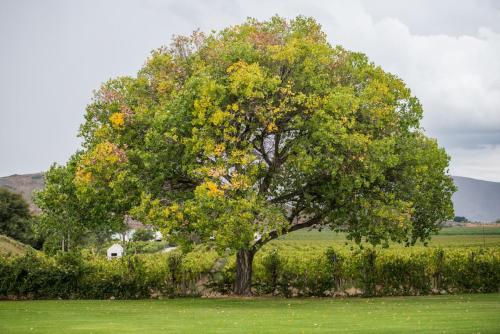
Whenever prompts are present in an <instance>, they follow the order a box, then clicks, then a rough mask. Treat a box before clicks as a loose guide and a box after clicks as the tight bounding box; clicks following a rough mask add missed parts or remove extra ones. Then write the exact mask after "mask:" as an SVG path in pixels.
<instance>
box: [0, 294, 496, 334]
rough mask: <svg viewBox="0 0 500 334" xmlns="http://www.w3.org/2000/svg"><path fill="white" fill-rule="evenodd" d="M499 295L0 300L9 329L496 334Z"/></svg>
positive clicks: (1, 325) (2, 323)
mask: <svg viewBox="0 0 500 334" xmlns="http://www.w3.org/2000/svg"><path fill="white" fill-rule="evenodd" d="M499 314H500V294H483V295H480V294H477V295H453V296H427V297H391V298H375V299H365V298H351V299H321V298H320V299H278V298H258V299H230V298H228V299H170V300H139V301H117V300H114V301H110V300H107V301H92V300H75V301H29V302H27V301H17V302H0V332H1V333H4V334H8V333H94V334H97V333H410V332H411V333H482V334H485V333H499V332H500V318H499V317H498V315H499Z"/></svg>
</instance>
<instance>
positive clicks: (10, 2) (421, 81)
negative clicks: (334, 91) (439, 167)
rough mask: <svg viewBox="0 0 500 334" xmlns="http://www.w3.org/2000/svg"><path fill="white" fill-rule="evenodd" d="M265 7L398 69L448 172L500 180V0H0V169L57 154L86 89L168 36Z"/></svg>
mask: <svg viewBox="0 0 500 334" xmlns="http://www.w3.org/2000/svg"><path fill="white" fill-rule="evenodd" d="M274 14H279V15H281V16H285V17H288V18H293V17H295V16H297V15H299V14H301V15H306V16H312V17H314V18H316V19H317V20H318V21H319V22H320V23H321V25H322V26H323V29H324V31H325V32H326V33H327V34H328V37H329V40H330V42H331V43H332V44H334V45H336V44H341V45H343V46H344V47H346V48H348V49H351V50H356V51H362V52H364V53H366V54H367V55H368V56H369V57H370V59H371V60H372V61H374V62H375V63H377V64H379V65H381V66H382V67H383V68H384V69H385V70H387V71H389V72H392V73H394V74H396V75H398V76H399V77H401V78H402V79H403V80H404V81H405V82H406V83H407V84H408V86H409V87H410V88H411V89H412V91H413V93H414V94H415V95H416V96H417V97H418V98H419V99H420V101H421V102H422V104H423V106H424V115H425V116H424V120H423V127H424V128H425V129H426V132H427V134H428V135H429V136H431V137H435V138H437V139H438V141H439V143H440V145H442V146H444V147H445V148H446V149H447V152H448V153H449V154H450V155H451V158H452V160H451V167H450V172H451V173H452V174H453V175H461V176H469V177H474V178H478V179H484V180H491V181H500V0H496V1H495V0H490V1H489V0H477V1H474V0H470V1H468V0H462V1H456V0H440V1H434V0H428V1H427V0H421V1H419V0H414V1H409V0H406V1H400V0H392V1H391V0H387V1H370V0H366V1H361V0H360V1H331V0H324V1H315V0H307V1H298V0H297V1H270V0H267V1H266V0H263V1H260V0H259V1H257V0H253V1H222V0H221V1H214V0H211V1H208V0H206V1H189V0H177V1H166V0H164V1H161V0H142V1H139V0H137V1H124V0H116V1H104V0H99V1H89V0H85V1H83V0H82V1H69V0H61V1H39V0H32V1H24V0H0V176H5V175H10V174H14V173H18V174H21V173H31V172H38V171H44V170H46V169H47V168H48V167H49V166H50V164H52V163H53V162H58V163H65V162H66V161H67V159H68V158H69V156H70V155H71V154H72V153H74V152H75V151H76V150H77V149H78V147H79V143H80V140H79V139H78V138H77V136H76V135H77V131H78V126H79V124H80V123H82V121H83V115H84V111H85V106H86V105H87V104H88V103H89V101H90V99H91V97H92V91H93V90H95V89H97V88H98V87H99V85H100V84H101V83H102V82H103V81H106V80H107V79H109V78H112V77H116V76H120V75H134V74H135V73H136V72H137V71H138V70H139V68H140V67H141V65H142V64H143V63H144V61H145V59H146V57H147V56H148V54H149V52H150V50H152V49H154V48H156V47H159V46H161V45H166V44H167V45H168V44H169V43H170V38H171V36H172V35H174V34H189V33H190V32H191V31H192V30H194V29H196V28H200V29H201V30H203V31H210V30H212V29H220V28H223V27H225V26H227V25H232V24H237V23H240V22H242V21H243V20H244V19H245V18H246V17H249V16H250V17H256V18H258V19H268V18H269V17H271V16H272V15H274Z"/></svg>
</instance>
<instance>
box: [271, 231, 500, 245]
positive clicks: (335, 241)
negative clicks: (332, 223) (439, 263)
mask: <svg viewBox="0 0 500 334" xmlns="http://www.w3.org/2000/svg"><path fill="white" fill-rule="evenodd" d="M483 231H484V232H483ZM483 233H484V234H483ZM276 244H282V245H287V246H292V247H300V246H312V245H314V246H317V247H328V246H335V245H337V246H340V245H348V246H349V245H351V246H355V243H354V242H352V241H349V240H347V239H346V237H345V234H344V233H336V232H332V231H329V230H324V231H321V232H318V231H316V230H311V231H307V230H299V231H296V232H293V233H290V234H288V235H286V236H283V237H281V238H280V239H278V240H273V241H272V242H270V244H269V245H268V247H269V246H271V247H272V245H276ZM482 246H485V247H500V226H485V227H484V230H483V227H480V226H478V227H446V228H443V229H441V230H440V231H439V234H437V235H433V236H432V239H431V240H430V242H429V243H428V247H443V248H449V247H451V248H455V247H482ZM392 247H404V246H403V245H399V244H396V243H394V244H391V248H392ZM415 247H424V245H423V244H422V243H417V244H416V245H415Z"/></svg>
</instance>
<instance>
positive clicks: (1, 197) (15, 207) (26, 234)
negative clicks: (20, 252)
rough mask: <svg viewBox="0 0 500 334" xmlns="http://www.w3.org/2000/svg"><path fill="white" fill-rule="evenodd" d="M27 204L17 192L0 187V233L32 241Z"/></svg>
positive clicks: (23, 240) (20, 239) (24, 240)
mask: <svg viewBox="0 0 500 334" xmlns="http://www.w3.org/2000/svg"><path fill="white" fill-rule="evenodd" d="M30 220H31V213H30V210H29V204H28V202H26V200H25V199H24V198H23V197H22V196H21V195H20V194H18V193H15V192H12V191H10V190H8V189H6V188H3V187H0V234H4V235H6V236H9V237H11V238H14V239H17V240H19V241H22V242H32V241H33V232H32V230H31V221H30Z"/></svg>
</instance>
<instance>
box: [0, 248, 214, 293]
mask: <svg viewBox="0 0 500 334" xmlns="http://www.w3.org/2000/svg"><path fill="white" fill-rule="evenodd" d="M215 261H216V254H215V252H212V251H208V252H207V251H203V250H201V249H200V250H198V251H194V252H191V253H188V254H185V255H184V254H181V253H180V252H171V253H167V254H161V253H159V254H143V255H132V256H127V257H123V258H121V259H115V260H112V261H108V260H107V259H106V258H104V257H102V256H91V255H86V256H82V255H81V254H76V253H60V254H58V255H57V256H54V257H48V256H45V255H43V254H42V253H35V252H30V253H27V254H26V255H25V256H23V257H16V258H10V259H5V258H4V259H2V258H0V298H9V299H17V298H28V299H38V298H44V299H45V298H64V299H67V298H71V299H76V298H84V299H108V298H117V299H135V298H152V297H153V298H154V297H156V296H173V295H196V294H199V292H198V291H200V289H199V287H198V286H197V283H198V282H199V281H200V280H201V279H202V278H203V276H204V275H206V274H207V273H208V272H209V271H210V269H211V268H212V266H213V263H214V262H215Z"/></svg>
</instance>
